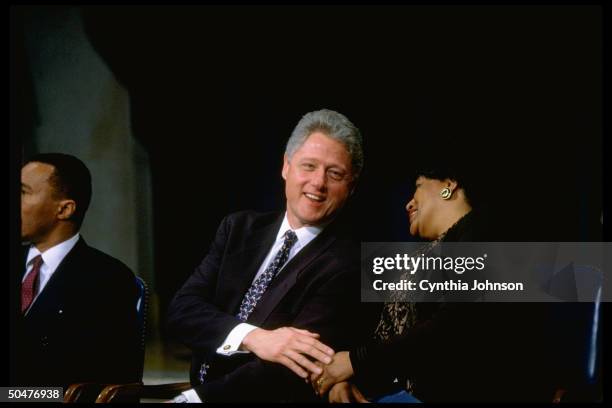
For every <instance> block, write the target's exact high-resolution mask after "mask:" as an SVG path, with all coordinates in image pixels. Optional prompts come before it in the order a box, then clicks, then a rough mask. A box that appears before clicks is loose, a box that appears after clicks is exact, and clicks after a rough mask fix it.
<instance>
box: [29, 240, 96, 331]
mask: <svg viewBox="0 0 612 408" xmlns="http://www.w3.org/2000/svg"><path fill="white" fill-rule="evenodd" d="M86 245H87V244H85V240H84V239H83V238H82V237H81V238H79V240H78V241H77V243H76V245H75V246H74V248H72V249H71V250H70V252H68V253H67V254H66V256H65V257H64V259H63V260H62V262H61V263H60V264H59V265H58V266H57V269H56V270H55V272H53V275H52V276H51V278H50V279H49V281H48V282H47V284H46V285H45V287H44V289H43V291H42V292H41V293H40V294H39V295H38V298H37V299H36V301H35V302H34V304H33V305H32V307H31V308H30V310H29V311H28V313H27V314H26V315H25V317H26V318H28V319H34V318H36V316H37V315H39V314H40V313H42V314H43V315H44V312H49V311H51V310H52V309H53V308H58V307H61V306H62V303H61V301H62V299H66V296H64V295H63V293H65V292H66V291H68V292H70V291H72V290H73V289H72V286H73V285H75V280H76V277H73V276H71V275H72V274H73V272H74V271H78V270H79V269H80V268H79V267H78V265H77V264H76V263H77V262H78V259H79V253H80V252H81V251H82V250H83V249H84V248H85V247H86Z"/></svg>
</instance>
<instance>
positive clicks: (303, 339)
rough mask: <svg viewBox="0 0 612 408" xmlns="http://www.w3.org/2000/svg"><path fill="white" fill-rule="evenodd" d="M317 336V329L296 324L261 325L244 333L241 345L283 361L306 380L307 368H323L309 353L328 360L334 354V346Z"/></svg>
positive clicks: (321, 359) (318, 371)
mask: <svg viewBox="0 0 612 408" xmlns="http://www.w3.org/2000/svg"><path fill="white" fill-rule="evenodd" d="M318 338H319V335H318V334H317V333H311V332H309V331H308V330H302V329H296V328H293V327H281V328H279V329H276V330H265V329H259V328H258V329H255V330H253V331H251V332H250V333H249V334H247V335H246V336H245V338H244V339H243V340H242V344H241V348H243V349H245V350H249V351H251V352H253V353H255V354H256V355H257V357H259V358H261V359H262V360H266V361H271V362H274V363H279V364H282V365H284V366H285V367H287V368H289V369H290V370H291V371H293V372H294V373H296V374H297V375H299V376H300V377H302V378H304V379H306V380H307V379H308V375H309V373H308V372H310V373H314V374H320V373H321V372H322V369H321V368H319V367H318V366H317V365H316V364H315V363H313V362H312V361H310V359H309V358H307V357H306V356H309V357H312V358H313V359H315V360H318V361H320V362H322V363H326V364H327V363H329V362H330V361H332V359H331V356H333V355H334V350H332V349H331V348H330V347H328V346H326V345H325V344H323V343H321V342H320V341H319V340H317V339H318ZM306 370H307V371H308V372H307V371H306Z"/></svg>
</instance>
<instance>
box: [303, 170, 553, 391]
mask: <svg viewBox="0 0 612 408" xmlns="http://www.w3.org/2000/svg"><path fill="white" fill-rule="evenodd" d="M466 179H468V177H466V175H460V174H458V173H457V172H454V171H453V170H445V171H444V170H442V171H422V172H419V174H418V177H417V178H416V183H415V192H414V196H413V197H412V199H411V200H410V201H409V202H408V203H407V205H406V211H407V212H408V217H409V222H410V234H411V235H413V236H418V237H421V238H424V239H425V240H427V241H429V242H428V243H427V244H426V246H425V247H424V248H420V249H419V251H418V253H419V254H421V253H425V254H427V253H428V252H429V251H432V250H433V249H434V248H436V247H437V246H438V245H439V244H440V243H443V242H464V241H465V242H477V241H486V240H487V238H486V236H487V234H486V232H485V229H484V228H483V227H484V225H485V224H484V223H483V222H482V220H481V219H480V215H479V214H478V213H477V212H476V211H474V206H475V202H474V200H473V198H472V197H473V196H476V195H475V194H474V195H470V196H468V190H467V188H466V183H465V182H464V180H466ZM397 293H404V292H394V295H393V296H394V297H393V298H392V299H393V301H391V302H387V303H385V305H384V308H383V311H382V313H381V317H380V321H379V324H378V326H377V328H376V330H375V333H374V336H373V339H372V340H371V341H370V342H369V343H367V344H362V345H360V346H357V347H354V348H353V349H351V350H349V351H342V352H338V353H336V354H335V356H334V359H333V361H332V363H330V364H328V365H326V366H324V371H323V372H322V373H321V374H320V375H314V374H313V375H312V376H311V383H312V385H313V387H314V388H315V392H317V393H318V394H319V395H324V394H325V393H327V392H328V391H329V400H330V402H351V401H357V402H368V400H366V398H365V397H364V395H367V396H368V397H370V399H374V400H376V401H378V402H419V400H423V401H426V402H438V401H448V402H462V401H465V402H468V401H469V402H477V401H516V400H520V401H522V400H525V399H527V400H529V401H531V400H534V399H535V400H538V399H540V396H538V395H534V393H533V389H531V388H532V387H531V385H532V384H525V383H523V380H524V379H525V378H527V376H526V375H525V371H528V370H527V369H526V368H525V367H526V365H525V364H526V363H530V364H529V365H530V367H529V368H530V369H531V368H532V367H534V366H535V365H536V364H535V362H534V361H533V360H532V359H534V358H535V359H537V358H538V356H537V355H531V353H533V351H531V350H542V348H541V346H540V345H539V340H538V338H537V337H538V335H537V332H534V331H533V330H535V329H534V328H537V324H536V325H534V328H532V327H531V325H530V323H527V320H529V319H530V318H527V317H523V318H520V316H519V315H521V314H524V313H523V312H519V313H518V314H517V311H518V310H524V309H522V308H521V307H519V306H521V305H519V304H513V303H510V304H502V303H497V304H496V303H467V302H465V303H461V302H445V303H443V302H437V303H436V302H421V303H415V302H410V301H409V300H407V299H402V296H406V295H402V294H400V295H397ZM532 317H534V316H532ZM533 321H538V318H535V317H534V320H533ZM519 325H520V326H519ZM518 327H520V330H519V329H518ZM525 333H529V336H525ZM534 335H535V337H536V339H533V336H534ZM540 338H542V337H541V336H540ZM536 343H538V344H536ZM534 371H537V370H534ZM349 381H350V382H349ZM518 383H520V386H519V385H518ZM533 388H534V389H536V390H537V387H533ZM543 391H544V392H543V395H542V397H541V398H542V399H544V400H546V398H548V397H550V398H552V393H549V392H548V389H546V390H543ZM536 394H537V391H536ZM381 396H386V397H383V398H381ZM415 397H418V399H416V398H415Z"/></svg>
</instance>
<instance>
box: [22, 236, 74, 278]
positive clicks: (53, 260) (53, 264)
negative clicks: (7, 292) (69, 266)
mask: <svg viewBox="0 0 612 408" xmlns="http://www.w3.org/2000/svg"><path fill="white" fill-rule="evenodd" d="M79 237H80V235H79V233H78V232H77V233H76V234H74V236H73V237H72V238H69V239H67V240H66V241H63V242H60V243H59V244H57V245H55V246H52V247H51V248H49V249H47V250H46V251H45V252H42V253H41V252H40V251H39V250H38V249H37V248H36V247H35V246H34V245H30V250H29V251H28V257H27V261H26V266H27V265H29V264H30V262H31V261H32V259H34V258H35V257H36V256H37V255H41V256H42V259H43V262H44V263H45V265H46V266H47V267H48V268H49V270H50V271H55V270H56V269H57V267H58V266H59V264H60V263H61V262H62V261H63V260H64V258H65V257H66V255H68V252H70V251H71V250H72V248H74V246H75V245H76V243H77V241H78V240H79Z"/></svg>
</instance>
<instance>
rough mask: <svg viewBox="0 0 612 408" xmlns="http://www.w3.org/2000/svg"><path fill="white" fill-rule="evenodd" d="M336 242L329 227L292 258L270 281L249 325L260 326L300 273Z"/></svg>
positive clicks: (250, 318)
mask: <svg viewBox="0 0 612 408" xmlns="http://www.w3.org/2000/svg"><path fill="white" fill-rule="evenodd" d="M335 240H336V237H335V234H334V233H333V226H332V225H330V226H329V227H328V228H326V230H325V231H323V232H322V233H321V234H320V235H319V236H318V237H316V238H315V239H313V240H312V241H311V242H310V243H309V244H308V245H306V246H305V247H304V248H302V250H301V251H300V252H299V253H298V254H297V255H296V256H294V257H293V258H292V259H291V260H290V261H289V262H288V263H287V264H286V265H285V267H284V268H283V269H281V271H280V272H279V273H278V275H277V276H276V277H275V278H274V279H273V280H272V282H271V283H270V286H269V287H268V289H267V290H266V293H265V294H264V295H263V297H262V298H261V299H260V300H259V302H258V303H257V306H255V309H254V310H253V312H252V313H251V316H250V317H249V323H252V324H255V325H260V324H262V323H264V322H265V321H266V319H267V318H268V316H270V314H271V313H272V311H273V310H274V308H275V307H276V306H277V305H278V303H279V302H280V301H281V300H282V299H283V298H284V297H285V295H286V294H287V292H289V290H290V289H291V288H292V287H293V285H295V283H296V281H297V277H298V276H299V275H300V273H301V272H302V271H303V270H304V269H305V268H306V267H307V266H308V265H309V264H310V263H311V262H312V261H314V260H315V259H316V258H317V257H318V256H319V255H321V254H322V253H324V252H325V251H326V250H327V248H328V247H329V246H330V245H331V244H332V243H333V242H334V241H335Z"/></svg>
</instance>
